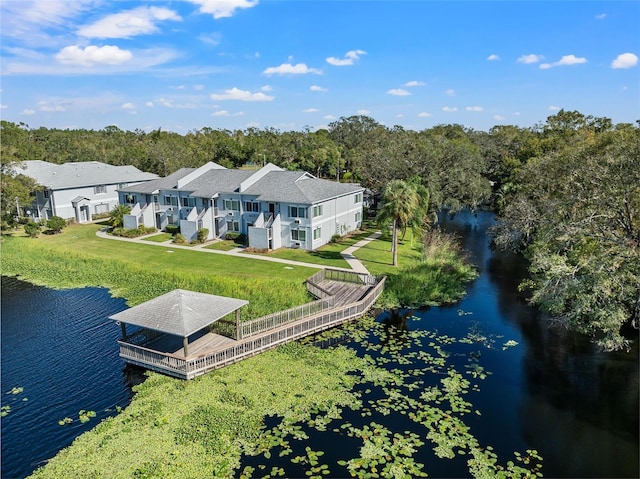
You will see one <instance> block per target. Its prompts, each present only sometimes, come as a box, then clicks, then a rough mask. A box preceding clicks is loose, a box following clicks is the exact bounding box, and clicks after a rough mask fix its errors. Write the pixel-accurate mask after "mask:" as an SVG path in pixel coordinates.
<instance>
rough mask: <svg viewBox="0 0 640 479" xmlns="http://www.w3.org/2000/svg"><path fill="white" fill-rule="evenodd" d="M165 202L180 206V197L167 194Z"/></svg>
mask: <svg viewBox="0 0 640 479" xmlns="http://www.w3.org/2000/svg"><path fill="white" fill-rule="evenodd" d="M164 204H165V205H169V206H178V197H177V196H170V195H166V196H165V197H164Z"/></svg>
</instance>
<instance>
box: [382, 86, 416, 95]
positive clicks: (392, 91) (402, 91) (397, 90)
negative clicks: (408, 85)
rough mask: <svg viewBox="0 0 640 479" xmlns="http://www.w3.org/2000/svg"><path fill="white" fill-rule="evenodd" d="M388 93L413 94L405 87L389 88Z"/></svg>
mask: <svg viewBox="0 0 640 479" xmlns="http://www.w3.org/2000/svg"><path fill="white" fill-rule="evenodd" d="M387 93H388V94H389V95H393V96H409V95H411V93H409V92H408V91H407V90H405V89H403V88H392V89H391V90H387Z"/></svg>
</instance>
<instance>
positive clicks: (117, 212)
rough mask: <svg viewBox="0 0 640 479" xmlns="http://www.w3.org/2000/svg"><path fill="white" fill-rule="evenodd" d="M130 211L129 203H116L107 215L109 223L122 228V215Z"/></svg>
mask: <svg viewBox="0 0 640 479" xmlns="http://www.w3.org/2000/svg"><path fill="white" fill-rule="evenodd" d="M129 213H131V206H129V205H116V206H115V207H114V208H113V209H112V210H111V215H110V216H109V224H110V225H111V226H112V227H113V228H122V227H123V226H124V215H128V214H129Z"/></svg>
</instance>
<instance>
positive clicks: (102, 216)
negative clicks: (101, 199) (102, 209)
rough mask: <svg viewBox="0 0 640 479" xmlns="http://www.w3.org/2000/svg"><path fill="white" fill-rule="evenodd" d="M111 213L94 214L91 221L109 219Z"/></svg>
mask: <svg viewBox="0 0 640 479" xmlns="http://www.w3.org/2000/svg"><path fill="white" fill-rule="evenodd" d="M110 217H111V213H95V214H93V215H91V221H96V220H103V219H105V218H110Z"/></svg>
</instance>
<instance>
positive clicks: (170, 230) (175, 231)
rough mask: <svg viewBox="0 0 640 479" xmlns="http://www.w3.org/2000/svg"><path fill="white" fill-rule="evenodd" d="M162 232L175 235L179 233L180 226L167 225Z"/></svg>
mask: <svg viewBox="0 0 640 479" xmlns="http://www.w3.org/2000/svg"><path fill="white" fill-rule="evenodd" d="M164 230H165V231H166V232H167V233H169V234H170V235H175V234H178V233H180V226H178V225H167V226H165V228H164Z"/></svg>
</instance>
